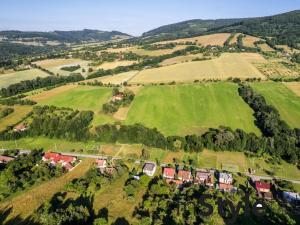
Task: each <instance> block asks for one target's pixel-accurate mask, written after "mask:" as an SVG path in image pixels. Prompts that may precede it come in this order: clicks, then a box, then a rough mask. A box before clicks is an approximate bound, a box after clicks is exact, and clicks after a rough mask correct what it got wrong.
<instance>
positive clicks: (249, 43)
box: [243, 35, 260, 48]
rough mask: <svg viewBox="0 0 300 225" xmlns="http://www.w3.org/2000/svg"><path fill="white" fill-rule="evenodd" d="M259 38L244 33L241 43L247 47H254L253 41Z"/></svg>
mask: <svg viewBox="0 0 300 225" xmlns="http://www.w3.org/2000/svg"><path fill="white" fill-rule="evenodd" d="M259 40H260V38H258V37H254V36H250V35H246V37H244V38H243V45H244V46H245V47H249V48H256V46H255V45H254V43H255V42H256V41H259Z"/></svg>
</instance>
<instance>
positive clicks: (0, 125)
mask: <svg viewBox="0 0 300 225" xmlns="http://www.w3.org/2000/svg"><path fill="white" fill-rule="evenodd" d="M1 107H2V106H1V105H0V108H1ZM9 107H10V108H14V112H13V113H11V114H9V115H8V116H7V117H5V118H2V119H0V131H3V130H4V129H6V127H7V126H11V125H14V124H16V123H18V122H20V120H22V119H23V118H24V117H25V116H26V115H27V114H28V113H29V112H30V111H31V110H32V106H19V105H15V106H9Z"/></svg>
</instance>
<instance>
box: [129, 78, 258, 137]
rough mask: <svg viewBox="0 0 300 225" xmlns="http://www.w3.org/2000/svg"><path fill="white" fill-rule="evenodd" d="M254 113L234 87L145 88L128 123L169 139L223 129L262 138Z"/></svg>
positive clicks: (213, 84) (136, 100)
mask: <svg viewBox="0 0 300 225" xmlns="http://www.w3.org/2000/svg"><path fill="white" fill-rule="evenodd" d="M252 113H253V112H252V110H251V109H250V108H249V107H248V105H246V104H245V102H244V101H243V100H242V99H241V98H240V97H239V95H238V93H237V85H236V84H233V83H226V82H219V83H208V84H207V83H206V84H198V85H171V86H146V87H144V88H142V89H141V90H140V91H139V92H138V93H137V95H136V97H135V99H134V101H133V103H132V105H131V108H130V110H129V112H128V115H127V119H126V121H125V123H126V124H134V123H142V124H144V125H145V126H147V127H156V128H157V129H158V130H159V131H161V132H163V133H164V134H166V135H175V134H179V135H184V134H188V133H189V134H190V133H201V132H203V131H205V130H207V129H208V128H210V127H219V126H220V125H224V126H229V127H232V128H234V129H235V128H242V129H243V130H245V131H248V132H255V133H257V134H259V130H258V128H257V127H256V126H255V125H254V122H253V121H254V118H253V116H252Z"/></svg>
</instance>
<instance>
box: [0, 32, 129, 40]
mask: <svg viewBox="0 0 300 225" xmlns="http://www.w3.org/2000/svg"><path fill="white" fill-rule="evenodd" d="M0 37H2V39H3V40H11V41H13V40H19V39H22V40H25V39H36V40H42V41H58V42H69V43H74V42H87V41H110V40H113V39H116V38H118V37H123V38H130V37H131V35H128V34H125V33H122V32H119V31H100V30H90V29H84V30H78V31H51V32H38V31H16V30H8V31H0Z"/></svg>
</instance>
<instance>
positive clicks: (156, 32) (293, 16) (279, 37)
mask: <svg viewBox="0 0 300 225" xmlns="http://www.w3.org/2000/svg"><path fill="white" fill-rule="evenodd" d="M221 32H231V33H233V32H240V33H245V34H249V35H254V36H261V37H268V38H270V42H273V45H275V44H287V45H289V46H291V47H295V48H300V10H295V11H291V12H287V13H282V14H278V15H274V16H266V17H256V18H242V19H216V20H201V19H196V20H188V21H183V22H180V23H175V24H169V25H165V26H161V27H158V28H156V29H153V30H150V31H148V32H145V33H143V35H142V37H141V38H142V39H147V40H152V41H155V40H167V39H177V38H186V37H192V36H197V35H204V34H209V33H221Z"/></svg>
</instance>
